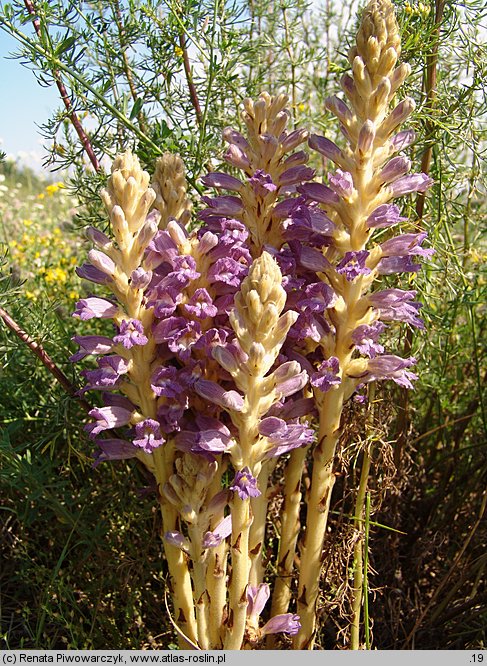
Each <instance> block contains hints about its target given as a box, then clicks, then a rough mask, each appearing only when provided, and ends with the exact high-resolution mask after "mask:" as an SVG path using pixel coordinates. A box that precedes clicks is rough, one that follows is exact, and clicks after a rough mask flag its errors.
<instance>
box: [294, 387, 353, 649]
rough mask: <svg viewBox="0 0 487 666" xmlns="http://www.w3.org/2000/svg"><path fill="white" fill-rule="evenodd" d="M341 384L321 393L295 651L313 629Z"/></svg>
mask: <svg viewBox="0 0 487 666" xmlns="http://www.w3.org/2000/svg"><path fill="white" fill-rule="evenodd" d="M343 397H344V389H343V384H340V385H338V386H337V387H336V388H335V389H331V390H330V391H329V392H328V393H325V395H324V398H323V405H322V408H321V410H320V424H319V430H318V445H317V446H316V448H315V450H314V453H313V475H312V480H311V487H310V491H309V498H308V502H307V504H308V514H307V519H306V532H305V542H304V548H303V554H302V557H301V562H300V576H299V589H298V610H297V612H298V615H299V619H300V622H301V630H300V631H299V633H298V634H297V635H296V637H295V638H294V642H293V647H294V649H295V650H306V649H312V646H313V640H314V634H315V630H316V603H317V599H318V593H319V589H320V572H321V553H322V549H323V539H324V536H325V532H326V526H327V523H328V513H329V509H330V500H331V493H332V490H333V485H334V483H335V476H334V474H333V463H334V460H335V453H336V447H337V444H338V440H339V438H340V419H341V415H342V410H343Z"/></svg>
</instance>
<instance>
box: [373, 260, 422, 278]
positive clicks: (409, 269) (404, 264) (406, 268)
mask: <svg viewBox="0 0 487 666" xmlns="http://www.w3.org/2000/svg"><path fill="white" fill-rule="evenodd" d="M420 268H421V264H415V263H414V261H413V260H412V258H411V257H408V256H406V257H383V258H382V259H381V260H380V261H379V263H378V264H377V272H378V273H379V275H393V274H394V273H417V272H418V271H419V270H420Z"/></svg>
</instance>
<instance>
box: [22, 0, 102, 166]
mask: <svg viewBox="0 0 487 666" xmlns="http://www.w3.org/2000/svg"><path fill="white" fill-rule="evenodd" d="M24 4H25V7H26V9H27V11H28V12H29V14H30V15H31V16H32V23H33V25H34V30H35V31H36V33H37V36H38V37H39V38H40V37H41V24H40V21H39V19H38V18H37V16H36V11H35V8H34V5H33V3H32V2H31V0H24ZM52 75H53V77H54V81H55V82H56V86H57V88H58V90H59V94H60V95H61V99H62V100H63V103H64V106H65V107H66V110H67V112H68V117H69V119H70V120H71V122H72V124H73V127H74V129H75V131H76V133H77V135H78V137H79V139H80V141H81V143H82V145H83V148H84V150H85V152H86V154H87V155H88V158H89V160H90V162H91V164H92V165H93V168H94V169H95V171H99V170H100V163H99V162H98V159H97V157H96V155H95V153H94V151H93V146H92V145H91V142H90V140H89V138H88V136H87V134H86V132H85V131H84V129H83V126H82V125H81V123H80V120H79V118H78V116H77V114H76V111H74V109H73V105H72V103H71V100H70V99H69V95H68V91H67V90H66V87H65V85H64V83H63V82H62V79H61V76H60V74H59V72H58V71H57V70H56V69H53V71H52Z"/></svg>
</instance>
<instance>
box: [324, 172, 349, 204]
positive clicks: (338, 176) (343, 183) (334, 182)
mask: <svg viewBox="0 0 487 666" xmlns="http://www.w3.org/2000/svg"><path fill="white" fill-rule="evenodd" d="M328 180H329V181H330V185H331V187H332V189H333V190H334V191H335V192H336V193H337V194H338V196H339V197H342V198H343V199H350V197H351V196H352V195H353V193H354V187H353V178H352V174H350V173H348V171H342V170H341V169H337V171H336V173H334V174H332V173H330V174H328Z"/></svg>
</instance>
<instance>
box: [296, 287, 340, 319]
mask: <svg viewBox="0 0 487 666" xmlns="http://www.w3.org/2000/svg"><path fill="white" fill-rule="evenodd" d="M304 293H305V298H304V299H303V300H302V301H301V303H300V305H301V306H302V307H304V308H309V309H310V310H311V311H312V312H324V311H325V310H326V309H327V308H331V307H333V305H335V303H336V300H337V295H336V294H335V292H334V291H333V289H332V288H331V287H330V286H329V285H327V284H326V283H325V282H314V283H312V284H309V285H308V286H307V287H306V289H305V292H304Z"/></svg>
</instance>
